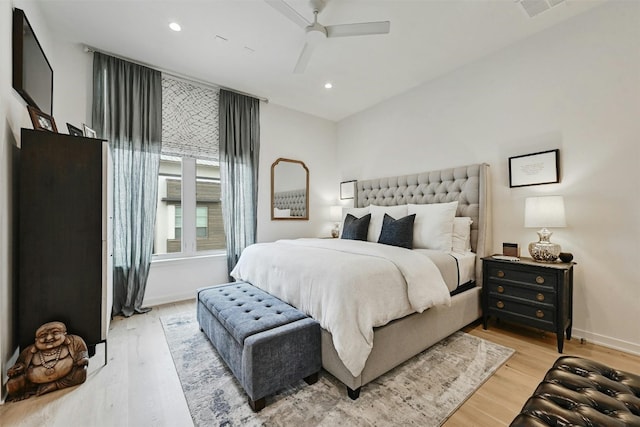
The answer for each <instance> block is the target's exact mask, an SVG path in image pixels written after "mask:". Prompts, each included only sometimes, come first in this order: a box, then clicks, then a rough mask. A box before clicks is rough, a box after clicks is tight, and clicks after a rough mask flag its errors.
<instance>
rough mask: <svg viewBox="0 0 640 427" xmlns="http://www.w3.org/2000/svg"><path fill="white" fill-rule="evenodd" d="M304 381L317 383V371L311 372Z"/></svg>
mask: <svg viewBox="0 0 640 427" xmlns="http://www.w3.org/2000/svg"><path fill="white" fill-rule="evenodd" d="M304 381H305V382H306V383H307V384H309V385H311V384H315V383H316V382H318V373H317V372H316V373H315V374H311V375H309V376H308V377H304Z"/></svg>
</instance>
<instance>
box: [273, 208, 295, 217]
mask: <svg viewBox="0 0 640 427" xmlns="http://www.w3.org/2000/svg"><path fill="white" fill-rule="evenodd" d="M290 216H291V209H279V208H273V217H274V218H289V217H290Z"/></svg>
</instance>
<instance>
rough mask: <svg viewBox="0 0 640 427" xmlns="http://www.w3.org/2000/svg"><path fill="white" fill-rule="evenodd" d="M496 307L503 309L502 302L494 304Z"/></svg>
mask: <svg viewBox="0 0 640 427" xmlns="http://www.w3.org/2000/svg"><path fill="white" fill-rule="evenodd" d="M496 307H498V308H504V303H503V302H502V301H498V302H497V303H496Z"/></svg>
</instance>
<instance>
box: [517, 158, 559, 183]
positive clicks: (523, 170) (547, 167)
mask: <svg viewBox="0 0 640 427" xmlns="http://www.w3.org/2000/svg"><path fill="white" fill-rule="evenodd" d="M557 182H560V150H558V149H556V150H549V151H541V152H539V153H533V154H525V155H522V156H514V157H509V187H511V188H513V187H525V186H527V185H541V184H555V183H557Z"/></svg>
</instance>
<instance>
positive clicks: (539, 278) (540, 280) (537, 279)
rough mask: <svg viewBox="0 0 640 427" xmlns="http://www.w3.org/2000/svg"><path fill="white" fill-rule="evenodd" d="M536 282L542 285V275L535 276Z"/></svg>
mask: <svg viewBox="0 0 640 427" xmlns="http://www.w3.org/2000/svg"><path fill="white" fill-rule="evenodd" d="M536 283H537V284H538V285H542V284H543V283H544V277H542V276H538V277H536Z"/></svg>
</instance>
